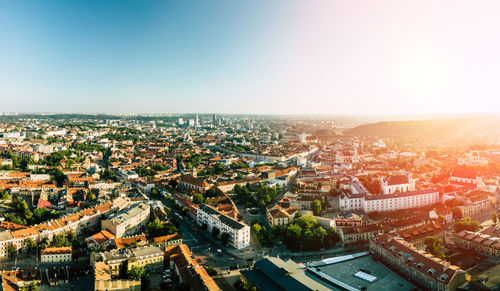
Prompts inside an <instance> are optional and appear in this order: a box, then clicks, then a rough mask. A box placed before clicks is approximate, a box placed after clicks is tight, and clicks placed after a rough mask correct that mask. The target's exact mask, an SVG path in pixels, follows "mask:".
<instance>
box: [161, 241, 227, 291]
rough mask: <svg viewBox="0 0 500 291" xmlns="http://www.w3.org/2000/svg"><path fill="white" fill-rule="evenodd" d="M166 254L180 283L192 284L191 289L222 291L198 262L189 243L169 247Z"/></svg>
mask: <svg viewBox="0 0 500 291" xmlns="http://www.w3.org/2000/svg"><path fill="white" fill-rule="evenodd" d="M165 255H166V257H167V258H168V259H169V262H170V269H172V270H174V271H175V273H176V274H177V275H178V276H179V283H185V284H187V285H189V286H190V290H203V291H221V290H222V289H221V288H219V286H217V284H216V283H215V281H214V279H212V277H210V276H209V275H208V273H207V271H206V270H205V268H204V267H203V266H201V265H199V264H198V262H196V260H195V259H194V258H193V256H192V254H191V251H190V250H189V247H188V246H187V245H184V244H181V245H178V246H173V247H168V248H166V249H165Z"/></svg>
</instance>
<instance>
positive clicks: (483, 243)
mask: <svg viewBox="0 0 500 291" xmlns="http://www.w3.org/2000/svg"><path fill="white" fill-rule="evenodd" d="M453 242H454V243H455V244H456V245H457V246H459V247H461V248H464V249H473V250H475V251H476V252H477V253H479V254H482V255H485V256H489V257H494V258H500V237H498V236H493V235H488V234H483V233H480V232H472V231H467V230H463V231H461V232H459V233H455V235H454V237H453Z"/></svg>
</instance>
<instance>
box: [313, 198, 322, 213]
mask: <svg viewBox="0 0 500 291" xmlns="http://www.w3.org/2000/svg"><path fill="white" fill-rule="evenodd" d="M311 209H312V211H313V214H314V215H315V216H320V215H321V201H319V200H314V201H312V202H311Z"/></svg>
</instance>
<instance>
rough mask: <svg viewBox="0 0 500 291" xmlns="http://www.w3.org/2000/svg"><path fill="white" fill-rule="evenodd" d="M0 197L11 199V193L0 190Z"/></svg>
mask: <svg viewBox="0 0 500 291" xmlns="http://www.w3.org/2000/svg"><path fill="white" fill-rule="evenodd" d="M0 199H2V200H7V199H9V193H8V192H7V191H2V190H0Z"/></svg>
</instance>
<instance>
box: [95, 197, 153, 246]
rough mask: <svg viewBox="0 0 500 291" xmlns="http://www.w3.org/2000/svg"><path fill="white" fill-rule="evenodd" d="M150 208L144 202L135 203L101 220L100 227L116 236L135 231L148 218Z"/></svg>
mask: <svg viewBox="0 0 500 291" xmlns="http://www.w3.org/2000/svg"><path fill="white" fill-rule="evenodd" d="M150 213H151V208H150V207H149V205H148V204H146V203H142V202H141V203H137V204H134V205H132V206H131V207H129V208H127V209H124V210H123V211H120V212H118V213H116V214H115V215H113V216H111V217H110V218H109V219H106V220H103V221H102V229H108V230H109V231H111V233H113V234H114V235H115V236H116V237H118V238H119V237H123V236H125V235H130V234H133V233H135V232H137V231H138V230H139V229H140V228H141V227H143V226H144V225H145V224H146V223H147V222H148V220H149V215H150Z"/></svg>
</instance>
